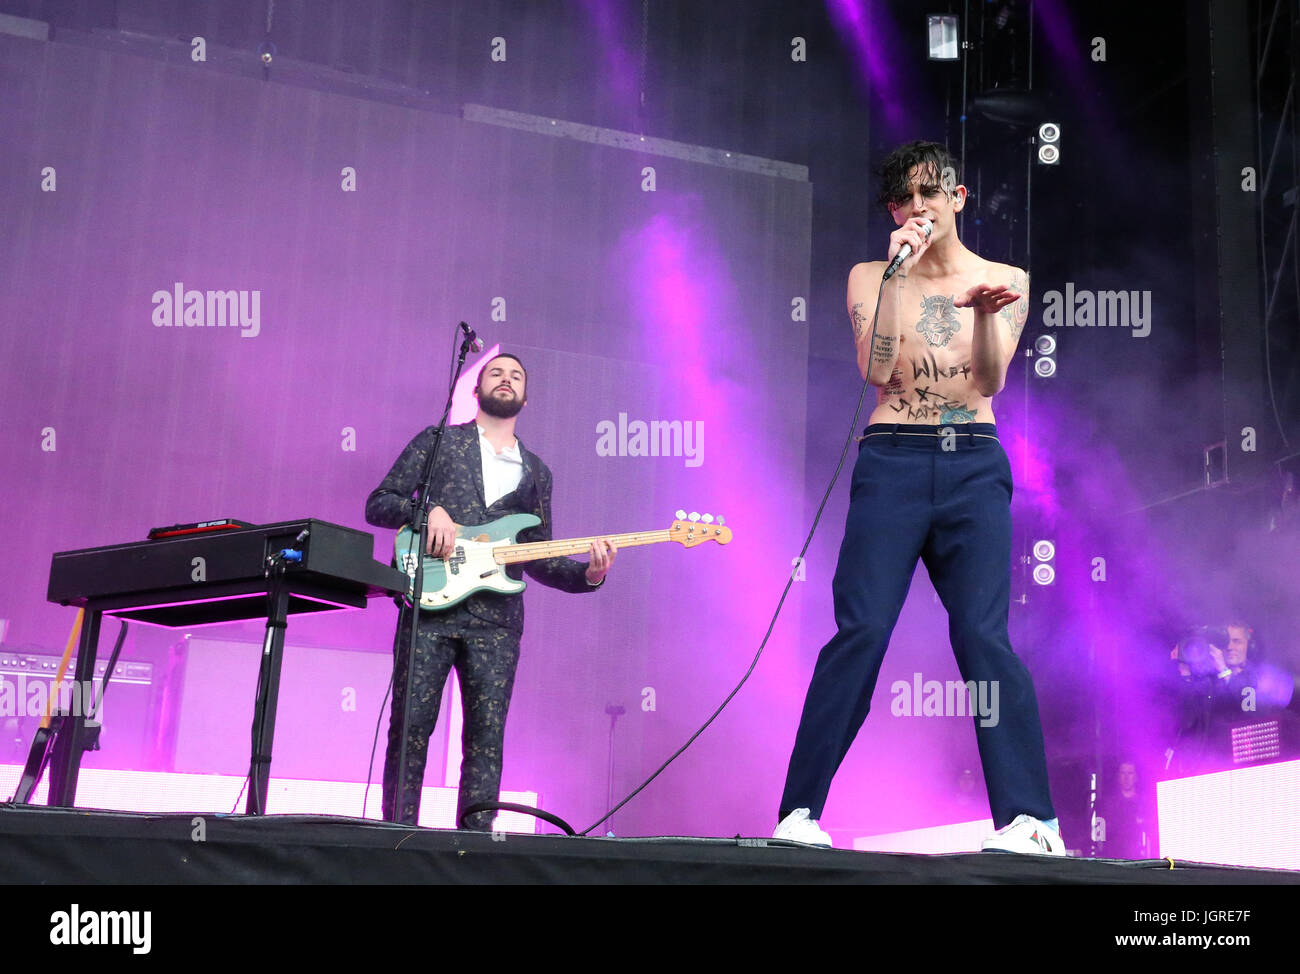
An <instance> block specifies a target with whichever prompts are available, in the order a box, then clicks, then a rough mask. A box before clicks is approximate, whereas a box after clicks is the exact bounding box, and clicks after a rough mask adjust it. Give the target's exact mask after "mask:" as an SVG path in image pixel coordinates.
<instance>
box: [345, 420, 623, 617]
mask: <svg viewBox="0 0 1300 974" xmlns="http://www.w3.org/2000/svg"><path fill="white" fill-rule="evenodd" d="M437 432H438V428H437V427H436V426H430V427H428V428H427V429H425V430H423V431H422V432H420V433H418V434H417V435H416V437H415V438H414V439H413V440H411V442H410V443H409V444H407V446H406V449H404V450H403V451H402V455H401V456H399V457H398V458H397V462H396V463H394V464H393V467H392V469H391V470H389V471H388V476H386V477H385V478H384V479H383V482H382V483H380V485H379V486H378V487H376V488H375V489H374V490H373V491H372V492H371V494H370V496H369V497H368V498H367V499H366V522H367V523H368V524H373V525H374V526H375V527H380V528H393V529H399V528H401V527H402V526H403V525H405V524H410V523H411V516H412V513H413V510H412V509H413V507H414V503H415V502H414V500H413V495H414V494H415V491H416V488H417V487H419V485H420V478H421V476H422V475H423V473H424V464H425V461H426V459H427V457H428V455H429V451H430V450H432V449H433V444H434V441H435V440H436V439H437ZM519 454H520V456H521V457H522V458H523V467H524V469H523V476H522V477H521V478H520V480H519V486H518V487H516V488H515V489H514V490H513V491H511V492H510V493H509V494H506V495H505V496H504V497H502V498H500V499H499V500H497V501H496V502H495V503H494V504H492V505H491V506H489V505H488V504H487V503H486V502H485V498H484V495H483V456H482V453H481V451H480V448H479V438H478V426H477V424H476V423H474V422H473V421H470V422H468V423H465V424H464V425H462V426H448V427H447V430H446V433H445V441H444V442H443V444H442V449H441V450H440V451H439V453H438V466H437V469H435V470H434V472H433V483H432V490H431V495H430V496H431V497H432V498H433V504H432V505H431V506H433V507H441V508H442V509H443V510H445V511H446V512H447V514H448V515H449V516H450V517H451V519H452V520H453V521H455V522H456V523H457V524H484V523H486V522H488V521H494V520H496V519H497V518H499V517H505V516H506V515H507V514H535V515H537V516H538V517H539V518H541V520H542V523H541V524H540V525H539V526H538V527H535V528H530V529H529V530H527V531H522V532H520V534H519V540H520V541H521V542H525V541H549V540H551V537H552V534H551V471H550V469H549V468H548V467H547V466H546V464H544V463H543V462H542V461H541V459H540V458H539V457H538V456H537V454H535V453H533V452H531V451H530V450H528V449H527V448H526V447H525V446H524V444H523V441H522V440H520V441H519ZM586 570H587V566H586V565H585V564H583V563H582V562H578V561H574V560H573V559H572V558H547V559H544V560H542V561H530V562H524V563H523V564H522V565H511V566H509V567H508V568H507V571H508V572H509V573H510V574H511V576H512V577H514V578H519V577H521V573H522V574H526V575H528V576H529V577H530V578H533V579H535V580H537V581H539V582H541V583H542V584H543V585H549V586H550V587H551V588H557V589H560V590H561V591H564V592H574V593H580V592H594V591H595V590H596V589H598V588H600V585H589V584H587V577H586ZM603 584H604V582H603V581H602V582H601V585H603ZM420 621H421V625H422V626H432V627H434V628H435V629H436V630H437V631H439V632H443V633H448V634H453V633H456V632H459V631H461V630H463V629H465V628H478V627H482V626H483V625H485V624H486V625H490V626H497V627H500V628H503V629H510V630H512V631H514V632H516V633H520V632H523V628H524V603H523V597H522V596H521V595H502V594H500V593H499V592H479V593H477V594H475V595H471V596H470V597H469V598H468V599H466V600H465V601H464V602H461V603H460V604H458V605H456V606H453V607H452V608H451V609H449V610H446V611H441V612H423V613H421V617H420Z"/></svg>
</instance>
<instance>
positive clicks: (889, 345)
mask: <svg viewBox="0 0 1300 974" xmlns="http://www.w3.org/2000/svg"><path fill="white" fill-rule="evenodd" d="M896 341H897V340H896V339H895V338H894V336H893V335H877V336H876V340H875V342H874V343H873V344H872V346H871V361H872V363H873V364H875V365H890V364H892V363H893V361H894V346H895V343H896Z"/></svg>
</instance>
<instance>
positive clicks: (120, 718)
mask: <svg viewBox="0 0 1300 974" xmlns="http://www.w3.org/2000/svg"><path fill="white" fill-rule="evenodd" d="M62 658H63V657H62V656H61V655H59V654H56V653H51V652H48V651H44V650H43V648H42V647H26V646H22V647H10V646H0V762H7V763H13V764H22V763H23V762H25V761H26V760H27V753H28V751H29V750H30V749H31V743H32V739H33V737H35V735H36V729H37V728H38V727H40V724H41V718H42V716H44V714H45V704H46V701H47V700H48V699H49V696H50V692H51V688H52V686H53V684H54V676H55V674H56V673H58V671H59V662H60V661H61V660H62ZM76 665H77V663H76V657H73V659H72V661H71V662H70V663H69V664H68V671H67V673H66V674H65V676H64V686H63V689H62V690H61V691H60V692H59V695H58V697H57V698H56V704H57V703H62V704H63V705H64V706H65V707H72V708H80V709H81V710H82V712H83V713H85V712H87V711H89V709H90V690H89V688H83V687H78V686H75V685H74V684H73V682H72V674H73V673H75V672H76ZM107 669H108V660H107V659H100V660H96V662H95V682H94V691H95V693H96V694H98V692H99V687H100V681H101V680H102V679H103V676H104V673H105V672H106V671H107ZM156 702H157V701H156V699H155V686H154V664H153V663H150V662H144V661H137V660H124V659H119V660H118V661H117V668H116V669H115V670H114V672H113V679H112V680H111V681H110V683H109V687H108V693H107V695H106V696H105V697H104V703H103V706H101V707H100V710H99V713H100V718H101V721H102V722H103V725H104V726H103V731H102V732H101V734H100V750H98V751H90V752H87V753H86V755H85V757H84V758H83V759H82V764H83V765H84V766H86V767H88V768H120V769H128V770H148V769H152V768H154V767H155V766H156V765H157V762H158V749H157V742H156V738H157V730H158V721H157V713H156V711H157V707H156Z"/></svg>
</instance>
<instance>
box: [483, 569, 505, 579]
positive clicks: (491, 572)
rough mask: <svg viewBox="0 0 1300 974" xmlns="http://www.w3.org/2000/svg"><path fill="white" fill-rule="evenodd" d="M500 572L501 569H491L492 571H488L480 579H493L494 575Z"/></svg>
mask: <svg viewBox="0 0 1300 974" xmlns="http://www.w3.org/2000/svg"><path fill="white" fill-rule="evenodd" d="M500 570H501V569H499V568H493V569H490V570H488V571H485V572H484V573H483V574H482V575H480V576H479V578H491V577H492V576H493V575H495V574H496V573H497V572H499V571H500Z"/></svg>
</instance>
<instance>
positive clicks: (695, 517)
mask: <svg viewBox="0 0 1300 974" xmlns="http://www.w3.org/2000/svg"><path fill="white" fill-rule="evenodd" d="M668 538H669V540H670V541H676V542H677V543H678V544H680V545H683V546H684V547H687V548H693V547H695V546H696V545H697V544H703V543H704V542H706V541H716V542H717V543H718V544H726V543H727V542H728V541H730V540H731V528H729V527H727V526H726V523H725V521H724V519H723V518H721V517H719V518H718V519H717V521H716V523H715V522H714V518H713V515H712V514H703V515H701V514H697V513H695V512H692V513H691V514H690V515H687V513H686V512H685V511H678V512H677V520H675V521H674V522H673V523H672V527H670V528H669V529H668Z"/></svg>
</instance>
